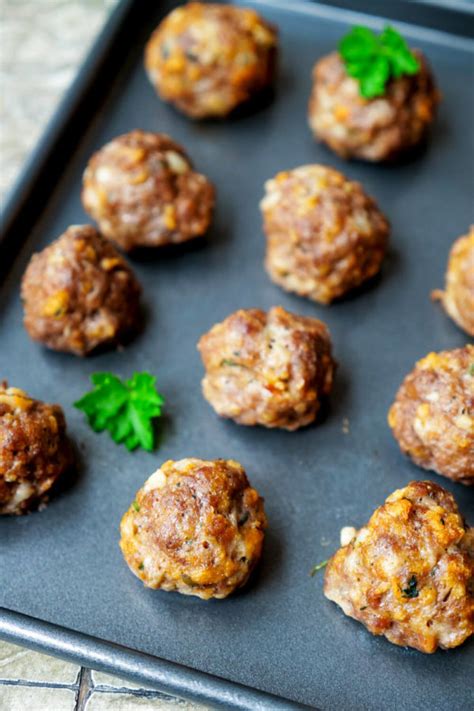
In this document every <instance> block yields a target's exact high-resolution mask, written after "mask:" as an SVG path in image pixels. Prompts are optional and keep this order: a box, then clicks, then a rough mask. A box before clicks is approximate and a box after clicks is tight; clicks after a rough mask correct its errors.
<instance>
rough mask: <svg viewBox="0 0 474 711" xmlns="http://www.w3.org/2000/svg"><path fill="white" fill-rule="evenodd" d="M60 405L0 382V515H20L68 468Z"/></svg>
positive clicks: (69, 459)
mask: <svg viewBox="0 0 474 711" xmlns="http://www.w3.org/2000/svg"><path fill="white" fill-rule="evenodd" d="M72 461H73V456H72V448H71V446H70V443H69V441H68V439H67V437H66V421H65V419H64V415H63V411H62V409H61V408H60V407H59V405H48V404H46V403H44V402H41V401H40V400H33V399H32V398H30V397H29V396H28V395H27V394H26V393H25V392H23V390H19V389H18V388H9V387H8V386H7V385H6V383H3V384H0V514H23V513H26V512H27V511H29V510H31V509H32V508H34V507H36V506H37V505H38V504H39V503H41V502H44V501H45V498H46V494H47V493H48V491H49V490H50V489H51V487H52V486H53V484H54V482H55V481H56V480H57V479H58V478H59V477H60V476H61V475H62V474H64V473H65V472H66V471H67V470H68V469H69V468H70V467H71V466H72Z"/></svg>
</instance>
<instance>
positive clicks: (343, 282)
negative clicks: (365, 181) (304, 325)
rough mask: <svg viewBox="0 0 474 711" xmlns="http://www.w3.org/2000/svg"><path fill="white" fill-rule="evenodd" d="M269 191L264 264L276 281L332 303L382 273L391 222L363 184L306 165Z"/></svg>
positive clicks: (271, 183)
mask: <svg viewBox="0 0 474 711" xmlns="http://www.w3.org/2000/svg"><path fill="white" fill-rule="evenodd" d="M265 189H266V195H265V197H264V198H263V200H262V202H261V204H260V207H261V210H262V213H263V222H264V230H265V233H266V236H267V253H266V260H265V266H266V269H267V272H268V273H269V275H270V278H271V279H272V280H273V281H274V282H276V283H277V284H279V285H280V286H282V287H283V288H284V289H286V290H287V291H293V292H295V293H296V294H300V295H301V296H306V297H308V298H310V299H313V300H314V301H319V302H320V303H323V304H329V303H330V302H331V301H333V300H334V299H337V298H339V297H341V296H343V295H344V294H346V293H347V292H349V291H351V290H352V289H354V288H355V287H357V286H359V285H360V284H362V283H363V282H364V281H366V280H367V279H369V278H370V277H372V276H374V275H375V274H377V272H378V271H379V269H380V266H381V263H382V260H383V258H384V255H385V251H386V247H387V242H388V235H389V224H388V222H387V220H386V219H385V217H384V216H383V214H382V213H381V212H380V210H379V209H378V207H377V205H376V203H375V201H374V200H373V199H372V198H371V197H369V196H368V195H366V193H365V192H364V191H363V189H362V187H361V185H360V184H359V183H355V182H352V181H350V180H348V179H347V178H345V177H344V176H343V175H342V174H341V173H339V172H338V171H337V170H333V169H332V168H326V167H325V166H322V165H305V166H302V167H300V168H295V169H294V170H289V171H285V172H282V173H278V174H277V175H276V176H275V178H273V180H269V181H268V182H267V183H266V185H265Z"/></svg>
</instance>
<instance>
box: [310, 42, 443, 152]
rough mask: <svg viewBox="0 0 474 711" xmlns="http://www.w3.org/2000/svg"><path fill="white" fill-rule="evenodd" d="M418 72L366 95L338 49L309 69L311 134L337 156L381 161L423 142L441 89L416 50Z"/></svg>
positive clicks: (431, 121)
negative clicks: (372, 95)
mask: <svg viewBox="0 0 474 711" xmlns="http://www.w3.org/2000/svg"><path fill="white" fill-rule="evenodd" d="M414 54H415V56H416V58H417V59H418V61H419V63H420V70H419V72H418V73H417V74H413V75H410V76H409V75H403V76H401V77H399V78H397V79H392V80H391V81H390V82H389V83H388V85H387V90H386V93H385V95H384V96H379V97H376V98H373V99H365V98H364V97H362V96H361V95H360V91H359V83H358V81H357V80H356V79H353V78H352V77H350V76H349V75H348V74H347V71H346V67H345V65H344V62H343V60H342V58H341V56H340V54H339V53H338V52H332V53H331V54H329V55H328V56H327V57H323V58H322V59H320V60H319V61H318V62H317V63H316V65H315V67H314V69H313V89H312V93H311V98H310V102H309V124H310V127H311V129H312V131H313V132H314V134H315V136H316V137H317V138H319V139H320V140H321V141H323V142H324V143H326V144H327V145H328V146H329V147H330V148H332V150H333V151H335V152H336V153H338V154H339V155H340V156H342V158H361V159H363V160H369V161H386V160H393V159H394V158H397V157H398V156H399V155H400V154H403V153H406V152H407V151H409V150H410V149H412V148H414V147H415V146H416V145H418V144H420V143H421V142H423V140H424V139H425V137H426V135H427V133H428V129H429V127H430V126H431V124H432V123H433V121H434V117H435V113H436V108H437V105H438V103H439V101H440V94H439V92H438V90H437V89H436V85H435V82H434V79H433V76H432V74H431V71H430V68H429V66H428V64H427V62H426V60H425V58H424V57H423V55H422V54H421V52H419V51H414Z"/></svg>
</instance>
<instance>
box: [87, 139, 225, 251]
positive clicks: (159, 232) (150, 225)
mask: <svg viewBox="0 0 474 711" xmlns="http://www.w3.org/2000/svg"><path fill="white" fill-rule="evenodd" d="M82 202H83V205H84V209H85V210H86V212H88V213H89V215H90V216H91V217H92V218H93V219H94V220H95V221H96V222H97V224H98V225H99V228H100V231H101V232H102V234H103V235H104V236H105V237H107V238H108V239H110V240H112V242H115V243H116V244H117V245H118V246H119V247H121V248H122V249H124V250H126V251H130V250H132V249H134V248H137V247H162V246H165V245H170V244H179V243H181V242H187V241H188V240H191V239H194V238H196V237H200V236H201V235H203V234H205V232H207V229H208V227H209V225H210V223H211V220H212V213H213V210H214V187H213V186H212V184H211V183H210V181H209V180H208V179H207V178H206V177H205V176H204V175H201V173H196V172H195V171H194V170H193V167H192V163H191V161H190V159H189V157H188V156H187V154H186V152H185V151H184V149H183V148H182V147H181V146H180V145H179V144H178V143H175V142H174V141H173V140H172V139H171V138H169V136H166V135H165V134H163V133H148V132H145V131H138V130H136V131H131V132H130V133H126V134H124V135H122V136H118V138H115V139H114V140H113V141H110V143H107V144H106V145H105V146H104V147H103V148H101V149H100V150H99V151H97V153H95V154H94V155H93V156H92V158H91V159H90V161H89V164H88V166H87V168H86V171H85V173H84V179H83V190H82Z"/></svg>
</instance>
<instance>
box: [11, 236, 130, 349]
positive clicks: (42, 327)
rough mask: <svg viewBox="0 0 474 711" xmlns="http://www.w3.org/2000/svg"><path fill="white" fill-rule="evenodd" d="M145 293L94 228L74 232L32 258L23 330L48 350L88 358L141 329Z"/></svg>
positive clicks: (25, 281) (23, 288) (23, 291)
mask: <svg viewBox="0 0 474 711" xmlns="http://www.w3.org/2000/svg"><path fill="white" fill-rule="evenodd" d="M140 292H141V288H140V285H139V283H138V281H137V279H136V278H135V276H134V274H133V272H132V270H131V269H130V267H129V266H128V264H127V263H126V262H125V260H124V259H123V257H122V256H121V255H120V254H119V253H118V252H117V250H116V249H115V248H114V247H113V246H112V244H110V242H108V241H107V240H104V239H102V238H101V236H100V235H99V233H98V232H97V230H96V229H95V228H94V227H91V226H89V225H82V226H73V227H69V228H68V229H67V230H66V232H65V233H64V234H63V235H61V237H59V238H58V239H57V240H56V241H55V242H53V243H52V244H50V245H49V247H46V248H45V249H44V250H43V251H42V252H39V253H38V254H34V255H33V257H32V258H31V261H30V263H29V265H28V267H27V269H26V272H25V274H24V276H23V280H22V286H21V295H22V299H23V306H24V325H25V328H26V330H27V331H28V333H29V335H30V336H31V338H33V340H35V341H40V342H41V343H43V344H44V345H45V346H47V347H48V348H52V349H54V350H58V351H66V352H69V353H73V354H75V355H80V356H82V355H86V354H88V353H90V352H91V351H93V350H94V349H95V348H97V347H99V346H101V347H105V346H110V345H118V344H119V343H121V342H122V341H124V340H126V339H127V338H128V337H129V335H130V334H132V333H133V332H134V331H135V330H136V329H137V326H138V324H139V322H140Z"/></svg>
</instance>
